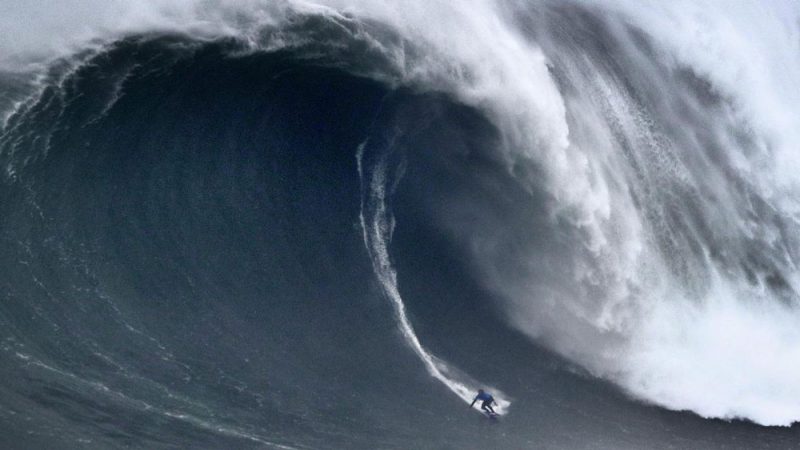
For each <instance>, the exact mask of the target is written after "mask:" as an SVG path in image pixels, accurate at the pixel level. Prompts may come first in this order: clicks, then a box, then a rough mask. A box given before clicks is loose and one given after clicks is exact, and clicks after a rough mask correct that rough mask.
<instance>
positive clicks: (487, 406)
mask: <svg viewBox="0 0 800 450" xmlns="http://www.w3.org/2000/svg"><path fill="white" fill-rule="evenodd" d="M478 400H481V401H483V403H481V409H482V410H484V411H486V412H488V413H491V414H497V413H496V412H494V409H492V402H494V397H492V396H491V395H489V394H487V393H486V392H481V393H480V394H478V395H476V396H475V400H473V401H472V404H475V402H476V401H478Z"/></svg>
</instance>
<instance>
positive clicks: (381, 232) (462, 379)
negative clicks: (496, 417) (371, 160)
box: [356, 141, 511, 414]
mask: <svg viewBox="0 0 800 450" xmlns="http://www.w3.org/2000/svg"><path fill="white" fill-rule="evenodd" d="M366 144H367V142H366V141H365V142H363V143H362V144H361V145H360V146H359V148H358V152H357V154H356V158H357V163H358V173H359V179H360V180H361V190H362V201H361V212H360V213H359V220H360V221H361V229H362V231H363V233H364V245H365V246H366V248H367V251H368V252H369V255H370V259H371V261H372V267H373V270H374V271H375V275H376V276H377V277H378V280H379V281H380V284H381V287H382V288H383V292H384V294H385V295H386V297H387V298H388V299H389V300H390V301H391V303H392V307H393V308H394V310H395V315H396V318H397V323H398V326H399V328H400V331H401V333H402V334H403V337H404V338H405V340H406V343H407V344H408V346H409V347H411V349H412V350H413V351H414V353H416V355H417V356H418V357H419V359H420V360H421V361H422V362H423V364H424V365H425V369H426V370H427V371H428V373H429V374H430V375H431V376H432V377H433V378H435V379H437V380H439V381H440V382H441V383H442V384H444V385H445V386H447V388H448V389H450V390H451V391H452V392H453V393H455V394H456V395H458V396H459V397H460V398H461V399H462V400H464V401H465V402H468V403H469V402H471V401H472V398H473V396H474V395H475V392H476V391H477V390H478V389H479V388H481V387H484V386H485V385H484V384H481V383H478V382H477V381H475V380H472V379H471V378H470V377H469V376H468V375H466V374H463V373H461V372H460V371H458V370H457V369H455V368H453V367H451V366H450V365H449V364H447V363H446V362H444V361H443V360H441V359H440V358H438V357H437V356H436V355H433V354H431V353H430V352H428V351H427V350H426V349H425V347H423V346H422V343H421V342H420V341H419V338H418V337H417V335H416V333H415V332H414V327H413V325H412V324H411V321H410V320H409V319H408V315H407V314H406V306H405V303H403V298H402V296H401V295H400V290H399V288H398V283H397V272H396V271H395V269H394V267H393V266H392V263H391V258H390V255H389V249H388V243H389V241H391V236H392V232H393V230H394V225H395V224H394V218H393V217H392V216H391V215H390V213H389V212H388V211H387V206H386V186H387V179H386V165H387V161H386V157H387V155H386V154H384V155H382V156H381V157H380V159H379V161H378V162H377V164H376V165H375V166H374V167H372V168H371V170H370V175H371V176H370V177H369V180H365V173H364V151H365V147H366ZM365 211H366V212H367V213H368V214H369V222H368V220H367V217H366V215H365ZM491 390H492V392H493V393H494V395H495V400H496V401H497V404H498V407H497V408H496V409H497V411H498V413H500V414H505V413H506V412H507V410H508V407H509V406H510V405H511V401H510V400H509V399H508V397H507V396H506V395H505V394H504V393H503V392H501V391H499V390H497V389H494V388H491Z"/></svg>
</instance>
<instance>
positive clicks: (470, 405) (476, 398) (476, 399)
mask: <svg viewBox="0 0 800 450" xmlns="http://www.w3.org/2000/svg"><path fill="white" fill-rule="evenodd" d="M477 401H478V397H475V400H473V401H472V403H470V404H469V407H470V409H472V405H474V404H475V402H477Z"/></svg>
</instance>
